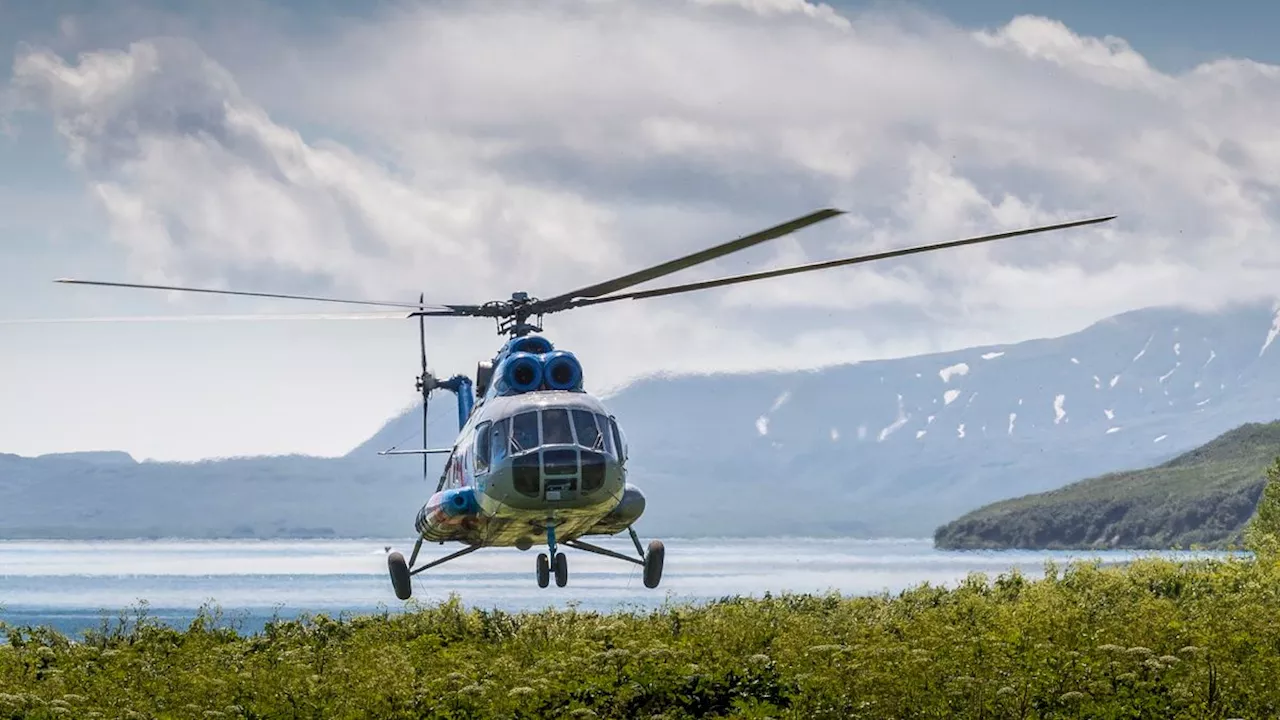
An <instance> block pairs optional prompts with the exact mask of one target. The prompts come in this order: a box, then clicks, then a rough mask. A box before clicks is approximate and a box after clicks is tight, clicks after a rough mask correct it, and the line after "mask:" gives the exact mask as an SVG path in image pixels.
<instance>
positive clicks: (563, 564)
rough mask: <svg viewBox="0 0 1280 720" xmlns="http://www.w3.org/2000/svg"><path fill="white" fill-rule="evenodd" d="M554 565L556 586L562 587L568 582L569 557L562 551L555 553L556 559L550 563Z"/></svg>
mask: <svg viewBox="0 0 1280 720" xmlns="http://www.w3.org/2000/svg"><path fill="white" fill-rule="evenodd" d="M551 564H552V565H554V566H555V571H556V587H564V586H565V585H567V584H568V583H569V558H567V557H565V555H564V553H562V552H558V553H556V559H555V561H554V562H552V563H551Z"/></svg>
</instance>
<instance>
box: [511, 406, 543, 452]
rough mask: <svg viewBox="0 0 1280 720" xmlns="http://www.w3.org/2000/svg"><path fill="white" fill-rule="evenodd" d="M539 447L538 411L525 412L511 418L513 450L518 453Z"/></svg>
mask: <svg viewBox="0 0 1280 720" xmlns="http://www.w3.org/2000/svg"><path fill="white" fill-rule="evenodd" d="M536 447H538V413H537V411H536V410H535V411H531V412H523V413H520V414H519V415H516V416H515V417H513V418H511V452H512V453H518V452H524V451H525V450H532V449H534V448H536Z"/></svg>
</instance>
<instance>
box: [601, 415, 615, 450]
mask: <svg viewBox="0 0 1280 720" xmlns="http://www.w3.org/2000/svg"><path fill="white" fill-rule="evenodd" d="M596 424H597V425H599V426H600V428H601V437H603V438H604V452H605V454H606V455H609V456H610V457H618V451H617V449H615V448H614V446H613V434H612V433H610V432H608V431H607V430H606V428H608V427H609V418H607V417H605V416H604V415H597V416H596Z"/></svg>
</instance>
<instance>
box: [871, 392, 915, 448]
mask: <svg viewBox="0 0 1280 720" xmlns="http://www.w3.org/2000/svg"><path fill="white" fill-rule="evenodd" d="M910 417H911V416H910V415H907V409H906V406H905V405H903V404H902V394H901V393H899V394H898V417H897V419H896V420H894V421H893V422H892V423H890V424H889V425H888V426H887V427H885V428H884V429H883V430H881V431H880V438H879V439H880V442H884V439H885V438H887V437H889V436H890V435H892V434H893V433H894V432H895V431H896V430H898V428H900V427H902V426H903V425H906V424H907V420H908V419H910Z"/></svg>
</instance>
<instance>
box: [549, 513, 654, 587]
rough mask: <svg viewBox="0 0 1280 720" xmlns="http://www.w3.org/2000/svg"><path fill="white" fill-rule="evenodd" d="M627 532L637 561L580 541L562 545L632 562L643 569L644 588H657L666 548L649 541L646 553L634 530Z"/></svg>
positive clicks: (568, 541) (629, 529)
mask: <svg viewBox="0 0 1280 720" xmlns="http://www.w3.org/2000/svg"><path fill="white" fill-rule="evenodd" d="M627 532H628V533H630V534H631V542H632V543H634V544H635V546H636V553H637V554H638V555H640V559H638V560H637V559H636V558H633V557H631V556H629V555H623V554H622V553H620V552H614V551H613V550H609V549H608V548H602V547H600V546H598V545H592V544H591V543H586V542H583V541H581V540H566V541H565V543H564V544H565V545H568V546H569V547H571V548H574V549H575V550H585V551H586V552H590V553H595V554H597V555H604V556H605V557H611V558H616V559H618V560H625V561H626V562H633V563H635V564H637V565H639V566H641V567H643V568H644V586H645V587H647V588H656V587H658V584H659V583H661V582H662V562H663V560H664V559H665V558H666V554H667V551H666V548H665V547H663V545H662V541H661V540H650V541H649V549H648V551H647V552H646V551H645V549H644V548H643V547H642V546H641V545H640V537H639V536H638V535H636V531H635V528H627ZM561 557H563V555H562V556H561ZM539 580H541V576H539ZM543 587H546V585H543Z"/></svg>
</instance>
